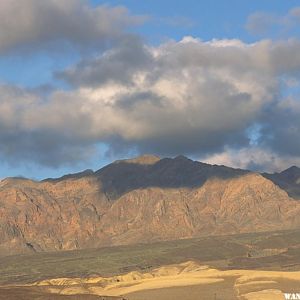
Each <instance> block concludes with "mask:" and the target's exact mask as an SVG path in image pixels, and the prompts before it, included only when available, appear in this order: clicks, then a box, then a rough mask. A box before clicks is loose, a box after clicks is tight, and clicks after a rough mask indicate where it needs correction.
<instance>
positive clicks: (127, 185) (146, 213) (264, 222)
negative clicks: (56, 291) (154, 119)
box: [0, 156, 300, 255]
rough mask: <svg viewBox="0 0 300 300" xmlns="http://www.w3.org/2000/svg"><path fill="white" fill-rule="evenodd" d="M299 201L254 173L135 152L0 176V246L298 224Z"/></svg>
mask: <svg viewBox="0 0 300 300" xmlns="http://www.w3.org/2000/svg"><path fill="white" fill-rule="evenodd" d="M299 212H300V202H298V201H295V200H294V199H292V198H290V197H289V196H288V195H287V193H286V192H285V191H283V190H282V189H280V188H279V187H278V186H277V185H275V184H274V183H273V182H271V181H270V180H268V179H266V178H265V177H263V176H261V175H260V174H257V173H251V172H249V171H244V170H238V169H232V168H228V167H225V166H216V165H209V164H204V163H200V162H195V161H192V160H190V159H188V158H186V157H183V156H178V157H176V158H174V159H170V158H164V159H159V158H157V157H154V156H142V157H139V158H136V159H133V160H123V161H116V162H114V163H112V164H110V165H108V166H106V167H104V168H102V169H100V170H98V171H96V172H93V171H91V170H88V171H84V172H81V173H77V174H73V175H72V174H71V175H66V176H63V177H61V178H58V179H47V180H44V181H41V182H36V181H31V180H28V179H23V178H8V179H5V180H2V181H1V182H0V254H4V255H7V254H13V253H24V252H34V251H50V250H51V251H52V250H70V249H83V248H92V247H102V246H108V245H120V244H132V243H138V242H153V241H160V240H171V239H182V238H191V237H197V236H205V235H215V234H231V233H241V232H254V231H269V230H281V229H290V228H298V227H300V220H299V218H298V215H299Z"/></svg>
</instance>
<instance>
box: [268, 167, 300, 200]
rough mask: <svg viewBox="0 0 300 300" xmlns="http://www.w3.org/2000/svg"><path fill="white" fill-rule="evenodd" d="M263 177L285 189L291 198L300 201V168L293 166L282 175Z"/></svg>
mask: <svg viewBox="0 0 300 300" xmlns="http://www.w3.org/2000/svg"><path fill="white" fill-rule="evenodd" d="M263 176H265V177H266V178H268V179H270V180H272V181H273V182H274V183H275V184H277V185H278V186H280V187H281V188H282V189H284V190H285V191H286V192H287V193H288V194H289V195H290V196H291V197H293V198H295V199H298V200H300V168H298V167H296V166H293V167H290V168H288V169H286V170H285V171H282V172H281V173H275V174H267V173H264V174H263Z"/></svg>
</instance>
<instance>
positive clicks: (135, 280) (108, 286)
mask: <svg viewBox="0 0 300 300" xmlns="http://www.w3.org/2000/svg"><path fill="white" fill-rule="evenodd" d="M229 279H234V281H232V282H233V283H234V284H233V285H232V286H231V287H229V288H231V289H233V294H234V295H235V297H236V299H243V300H261V299H263V300H268V299H272V300H273V299H274V300H276V299H281V300H282V299H284V296H283V292H289V291H290V292H292V291H293V292H296V290H295V289H297V287H299V290H300V272H279V271H257V270H227V271H220V270H217V269H211V268H209V267H208V266H202V265H201V264H198V263H196V262H194V261H188V262H185V263H182V264H177V265H169V266H163V267H160V268H157V269H154V270H152V271H151V272H147V273H141V272H137V271H135V272H130V273H128V274H125V275H119V276H113V277H94V278H57V279H49V280H44V281H40V282H36V283H34V284H32V285H31V286H38V287H43V288H45V289H46V290H47V292H51V293H56V294H63V295H75V294H92V295H106V296H121V295H126V297H127V298H128V299H131V298H130V297H131V295H134V293H137V292H139V293H140V294H141V292H143V291H148V290H158V289H172V288H176V287H190V288H191V287H192V286H202V287H203V289H205V288H206V287H208V286H209V287H210V288H211V289H212V290H213V288H214V285H216V284H218V283H220V282H225V281H227V280H229ZM216 292H217V286H216ZM141 299H143V298H141ZM145 299H146V298H145ZM161 299H164V298H161Z"/></svg>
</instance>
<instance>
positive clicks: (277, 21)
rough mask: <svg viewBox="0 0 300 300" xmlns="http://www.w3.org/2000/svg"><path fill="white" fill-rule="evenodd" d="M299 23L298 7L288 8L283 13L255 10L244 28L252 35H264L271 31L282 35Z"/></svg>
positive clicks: (299, 12)
mask: <svg viewBox="0 0 300 300" xmlns="http://www.w3.org/2000/svg"><path fill="white" fill-rule="evenodd" d="M299 23H300V7H295V8H292V9H291V10H289V11H288V12H287V13H286V14H285V15H277V14H274V13H266V12H261V11H259V12H255V13H253V14H251V15H250V16H249V17H248V20H247V23H246V29H247V30H248V31H249V32H250V33H251V34H253V35H259V36H264V35H266V34H269V35H270V34H271V33H272V32H273V31H277V32H279V34H280V35H284V34H287V33H289V32H290V31H292V30H293V29H295V27H297V26H298V25H299Z"/></svg>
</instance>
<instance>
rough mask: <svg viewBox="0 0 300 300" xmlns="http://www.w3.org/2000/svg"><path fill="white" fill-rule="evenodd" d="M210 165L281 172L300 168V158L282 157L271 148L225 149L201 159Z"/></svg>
mask: <svg viewBox="0 0 300 300" xmlns="http://www.w3.org/2000/svg"><path fill="white" fill-rule="evenodd" d="M201 160H202V161H204V162H206V163H209V164H217V165H225V166H231V167H234V168H240V169H248V170H253V171H257V172H266V171H267V172H281V171H283V170H285V169H287V168H289V167H290V166H292V165H298V166H300V157H299V156H292V155H280V154H278V153H276V152H274V151H272V150H271V149H270V148H263V147H257V146H250V147H244V148H241V149H234V148H230V147H225V149H224V151H223V152H220V153H216V154H213V155H209V156H207V157H206V158H203V157H202V158H201Z"/></svg>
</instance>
